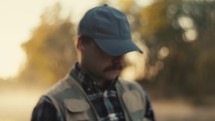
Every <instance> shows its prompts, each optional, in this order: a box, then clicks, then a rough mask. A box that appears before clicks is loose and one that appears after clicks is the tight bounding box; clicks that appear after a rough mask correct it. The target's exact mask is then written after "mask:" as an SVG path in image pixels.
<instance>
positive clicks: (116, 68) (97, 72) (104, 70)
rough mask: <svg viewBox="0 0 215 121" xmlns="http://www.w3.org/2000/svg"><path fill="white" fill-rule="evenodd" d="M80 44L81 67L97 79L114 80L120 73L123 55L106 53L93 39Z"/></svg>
mask: <svg viewBox="0 0 215 121" xmlns="http://www.w3.org/2000/svg"><path fill="white" fill-rule="evenodd" d="M80 44H81V45H80ZM79 46H81V63H80V64H81V67H82V68H84V69H85V71H87V72H88V73H89V74H90V75H92V76H93V77H94V78H95V79H97V80H102V81H105V80H114V79H115V78H116V77H117V76H118V75H119V73H120V71H121V69H122V65H123V56H110V55H108V54H106V53H104V52H103V51H102V50H101V49H100V48H99V47H98V46H97V45H96V43H95V42H94V41H93V40H92V41H91V42H89V43H83V42H80V43H79ZM79 49H80V48H79Z"/></svg>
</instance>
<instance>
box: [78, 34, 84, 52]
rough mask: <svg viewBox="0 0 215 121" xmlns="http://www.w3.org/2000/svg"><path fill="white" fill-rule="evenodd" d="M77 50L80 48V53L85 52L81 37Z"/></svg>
mask: <svg viewBox="0 0 215 121" xmlns="http://www.w3.org/2000/svg"><path fill="white" fill-rule="evenodd" d="M77 48H78V49H79V50H80V51H83V50H84V45H83V40H81V39H80V37H78V41H77Z"/></svg>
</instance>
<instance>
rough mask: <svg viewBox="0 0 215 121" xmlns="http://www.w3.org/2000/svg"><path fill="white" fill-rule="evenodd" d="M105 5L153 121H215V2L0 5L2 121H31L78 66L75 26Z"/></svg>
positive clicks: (56, 0)
mask: <svg viewBox="0 0 215 121" xmlns="http://www.w3.org/2000/svg"><path fill="white" fill-rule="evenodd" d="M104 3H107V4H109V5H111V6H114V7H116V8H118V9H120V10H122V11H123V12H125V13H126V14H127V17H128V20H129V22H130V25H131V29H132V32H133V33H132V37H133V40H134V41H135V42H136V43H137V44H138V46H139V47H141V48H142V49H143V51H144V54H143V55H142V54H139V53H135V52H132V53H129V54H128V55H127V56H126V67H125V68H124V70H123V71H122V73H121V76H122V78H123V79H126V80H133V81H137V82H138V83H140V84H141V85H142V86H143V88H144V89H145V90H147V91H148V93H149V94H150V96H151V100H152V105H153V108H154V111H155V116H156V119H157V121H215V115H214V114H215V103H214V102H215V95H214V93H215V88H214V86H215V54H214V52H215V40H214V38H215V33H214V32H215V0H78V1H75V0H36V1H35V0H19V1H14V0H7V1H5V0H0V14H1V16H0V121H29V120H30V117H31V113H32V110H33V107H34V106H35V105H36V103H37V101H38V100H39V97H40V96H41V95H43V94H44V93H45V92H46V91H47V90H48V89H49V87H50V86H52V85H53V84H55V83H56V82H57V81H58V80H59V79H61V78H63V77H64V76H65V75H66V74H67V73H68V71H69V70H70V69H71V66H72V65H73V63H74V62H76V58H77V57H76V49H75V45H74V40H75V37H76V32H77V31H76V30H77V24H78V22H79V20H80V18H81V17H82V16H83V14H84V13H85V12H86V11H87V10H88V9H90V8H92V7H94V6H97V5H101V4H104Z"/></svg>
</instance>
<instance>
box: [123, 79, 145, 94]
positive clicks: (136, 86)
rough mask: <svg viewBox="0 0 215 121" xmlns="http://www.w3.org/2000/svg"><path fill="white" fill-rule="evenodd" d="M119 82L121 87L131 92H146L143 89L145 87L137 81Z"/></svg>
mask: <svg viewBox="0 0 215 121" xmlns="http://www.w3.org/2000/svg"><path fill="white" fill-rule="evenodd" d="M119 82H120V83H121V85H122V86H123V87H124V88H128V89H129V90H138V91H140V92H142V93H144V92H145V90H144V89H143V87H142V86H141V85H140V84H139V83H138V82H136V81H125V80H119Z"/></svg>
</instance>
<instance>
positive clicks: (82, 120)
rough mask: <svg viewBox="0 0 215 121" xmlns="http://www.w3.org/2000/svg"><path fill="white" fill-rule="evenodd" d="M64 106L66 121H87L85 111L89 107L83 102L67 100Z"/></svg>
mask: <svg viewBox="0 0 215 121" xmlns="http://www.w3.org/2000/svg"><path fill="white" fill-rule="evenodd" d="M64 103H65V105H66V109H67V111H66V120H67V121H88V120H89V117H88V115H87V110H89V108H90V105H89V104H88V103H87V102H86V101H85V100H78V99H69V100H65V101H64Z"/></svg>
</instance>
